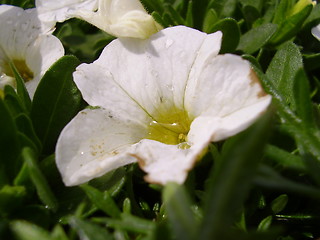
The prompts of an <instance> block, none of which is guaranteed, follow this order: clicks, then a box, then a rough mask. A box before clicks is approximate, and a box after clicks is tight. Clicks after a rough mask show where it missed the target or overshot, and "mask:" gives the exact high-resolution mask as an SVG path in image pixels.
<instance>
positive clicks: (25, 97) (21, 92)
mask: <svg viewBox="0 0 320 240" xmlns="http://www.w3.org/2000/svg"><path fill="white" fill-rule="evenodd" d="M10 67H11V69H12V71H13V73H14V77H15V79H16V82H17V93H18V96H19V97H20V99H21V102H22V104H23V107H24V109H25V110H26V111H27V112H29V111H30V108H31V99H30V96H29V93H28V91H27V89H26V86H25V84H24V80H23V78H22V77H21V75H20V73H19V72H18V70H17V68H16V67H15V65H14V64H13V63H12V62H10Z"/></svg>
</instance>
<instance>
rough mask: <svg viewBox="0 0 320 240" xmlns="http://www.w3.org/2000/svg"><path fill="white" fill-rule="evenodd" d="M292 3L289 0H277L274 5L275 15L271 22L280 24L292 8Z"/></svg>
mask: <svg viewBox="0 0 320 240" xmlns="http://www.w3.org/2000/svg"><path fill="white" fill-rule="evenodd" d="M292 6H293V4H292V1H291V0H281V1H278V4H277V6H276V7H275V10H276V11H275V15H274V18H273V21H272V23H274V24H278V25H279V24H281V23H283V22H284V21H285V19H286V18H287V15H288V12H289V10H290V9H291V8H292Z"/></svg>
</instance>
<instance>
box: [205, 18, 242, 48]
mask: <svg viewBox="0 0 320 240" xmlns="http://www.w3.org/2000/svg"><path fill="white" fill-rule="evenodd" d="M216 31H221V32H222V33H223V35H222V43H221V49H220V54H223V53H227V52H233V51H234V50H235V49H236V47H237V46H238V43H239V39H240V29H239V26H238V23H237V21H236V20H234V19H233V18H225V19H222V20H220V21H218V22H216V23H215V24H214V25H213V26H212V27H211V29H210V30H209V31H208V33H212V32H216Z"/></svg>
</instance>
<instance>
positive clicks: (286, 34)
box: [269, 4, 313, 46]
mask: <svg viewBox="0 0 320 240" xmlns="http://www.w3.org/2000/svg"><path fill="white" fill-rule="evenodd" d="M312 8H313V6H312V4H310V5H308V6H306V7H305V8H304V9H302V10H301V11H300V12H298V13H297V14H295V15H293V16H290V17H289V18H287V19H286V20H285V21H284V22H282V24H280V25H279V28H278V30H277V32H276V33H275V34H274V35H273V37H272V38H271V40H270V41H269V44H270V45H271V46H276V45H280V44H281V43H283V42H285V41H287V40H289V39H291V38H293V37H295V35H296V34H297V33H298V32H299V31H300V28H301V26H302V24H303V23H304V21H305V20H306V19H307V17H308V16H309V14H310V12H311V10H312Z"/></svg>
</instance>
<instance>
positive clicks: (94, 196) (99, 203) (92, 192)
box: [80, 184, 121, 218]
mask: <svg viewBox="0 0 320 240" xmlns="http://www.w3.org/2000/svg"><path fill="white" fill-rule="evenodd" d="M80 187H81V189H82V190H83V191H84V192H85V193H86V195H87V196H88V198H89V199H90V201H91V202H92V203H93V204H94V205H95V206H96V207H97V208H99V209H100V210H102V211H103V212H105V213H106V214H107V215H109V216H111V217H114V218H119V217H120V213H121V212H120V209H119V208H118V206H117V204H116V203H115V202H114V200H113V199H112V197H111V196H110V194H109V192H108V191H105V192H103V193H102V192H100V191H99V190H98V189H96V188H94V187H91V186H90V185H88V184H83V185H81V186H80Z"/></svg>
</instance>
